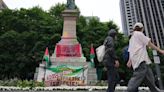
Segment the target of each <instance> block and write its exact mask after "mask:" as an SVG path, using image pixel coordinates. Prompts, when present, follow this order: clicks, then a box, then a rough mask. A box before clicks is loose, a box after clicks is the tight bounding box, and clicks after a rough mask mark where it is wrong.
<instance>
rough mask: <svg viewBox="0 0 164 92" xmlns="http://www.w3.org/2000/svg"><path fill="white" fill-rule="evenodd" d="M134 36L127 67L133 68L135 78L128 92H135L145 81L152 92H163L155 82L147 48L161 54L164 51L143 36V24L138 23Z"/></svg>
mask: <svg viewBox="0 0 164 92" xmlns="http://www.w3.org/2000/svg"><path fill="white" fill-rule="evenodd" d="M133 30H134V32H133V34H132V37H131V39H130V41H129V49H128V51H129V54H130V57H129V61H128V63H127V67H129V68H130V67H131V66H132V68H133V70H134V71H133V76H132V77H131V79H130V80H129V83H128V89H127V90H128V92H135V90H136V89H137V88H138V87H139V86H140V84H141V83H142V82H143V81H144V82H145V83H146V85H147V86H148V87H149V88H150V91H151V92H162V91H160V90H159V89H158V88H157V87H156V85H155V80H154V75H153V72H152V69H151V68H150V66H149V65H150V64H151V61H150V59H149V56H148V53H147V49H146V47H147V46H149V47H151V48H153V49H155V50H157V51H158V52H160V53H161V54H164V50H161V49H160V48H159V47H157V46H155V45H154V44H153V43H152V42H151V40H150V38H149V37H146V36H145V35H144V34H143V31H144V26H143V24H142V23H140V22H138V23H136V24H135V25H134V27H133Z"/></svg>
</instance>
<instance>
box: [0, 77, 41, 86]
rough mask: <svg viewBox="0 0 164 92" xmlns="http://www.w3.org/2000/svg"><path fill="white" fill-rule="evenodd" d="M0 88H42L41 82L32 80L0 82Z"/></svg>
mask: <svg viewBox="0 0 164 92" xmlns="http://www.w3.org/2000/svg"><path fill="white" fill-rule="evenodd" d="M0 86H15V87H16V86H17V87H22V88H24V87H30V88H33V87H44V83H43V82H35V81H33V80H29V81H28V80H18V79H16V78H15V79H10V80H0Z"/></svg>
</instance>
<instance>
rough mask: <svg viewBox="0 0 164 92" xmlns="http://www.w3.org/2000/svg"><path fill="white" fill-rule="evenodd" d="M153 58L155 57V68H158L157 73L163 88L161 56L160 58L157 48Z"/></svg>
mask: <svg viewBox="0 0 164 92" xmlns="http://www.w3.org/2000/svg"><path fill="white" fill-rule="evenodd" d="M153 59H154V63H155V69H156V73H157V79H158V84H159V88H160V89H163V84H162V79H161V71H160V67H159V64H160V58H159V56H158V54H157V51H156V50H153Z"/></svg>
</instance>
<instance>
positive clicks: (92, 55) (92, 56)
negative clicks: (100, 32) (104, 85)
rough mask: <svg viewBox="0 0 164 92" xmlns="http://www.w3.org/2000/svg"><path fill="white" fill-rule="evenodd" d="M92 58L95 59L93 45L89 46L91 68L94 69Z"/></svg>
mask: <svg viewBox="0 0 164 92" xmlns="http://www.w3.org/2000/svg"><path fill="white" fill-rule="evenodd" d="M94 58H95V52H94V48H93V44H91V49H90V60H91V67H94Z"/></svg>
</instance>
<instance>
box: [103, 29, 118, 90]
mask: <svg viewBox="0 0 164 92" xmlns="http://www.w3.org/2000/svg"><path fill="white" fill-rule="evenodd" d="M116 34H117V32H116V31H115V30H114V29H111V30H109V32H108V36H107V37H106V39H105V41H104V45H105V51H106V52H105V55H104V58H103V64H104V66H105V68H106V69H107V78H108V89H107V92H114V91H115V86H116V84H117V82H118V72H117V69H116V68H118V67H119V61H118V58H117V56H116V52H115V48H114V47H115V46H114V41H115V37H116Z"/></svg>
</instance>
